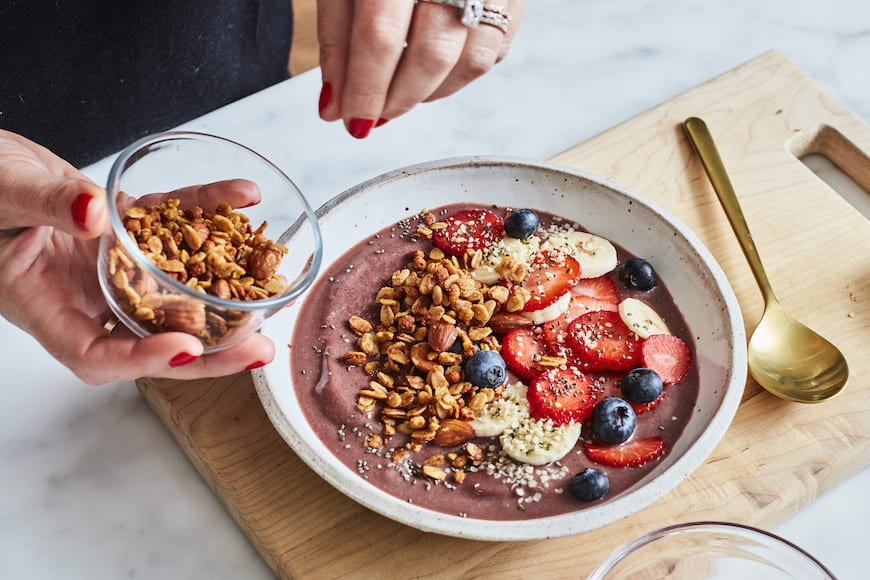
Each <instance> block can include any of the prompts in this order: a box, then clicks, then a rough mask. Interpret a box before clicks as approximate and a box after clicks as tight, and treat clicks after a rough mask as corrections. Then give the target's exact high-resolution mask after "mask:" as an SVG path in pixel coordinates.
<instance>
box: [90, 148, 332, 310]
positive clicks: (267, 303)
mask: <svg viewBox="0 0 870 580" xmlns="http://www.w3.org/2000/svg"><path fill="white" fill-rule="evenodd" d="M171 141H210V142H213V143H218V144H221V145H229V146H230V147H235V148H237V149H240V150H241V151H244V152H245V153H248V154H250V155H253V156H254V157H256V158H257V159H259V160H260V161H262V162H263V163H264V164H266V165H267V166H268V167H269V168H271V170H272V171H274V172H276V173H277V174H278V175H279V176H280V177H281V178H282V179H285V180H286V181H287V182H288V183H289V184H290V185H291V186H292V189H293V192H294V193H295V194H296V195H297V197H298V198H299V200H300V201H301V202H302V205H303V209H304V212H303V214H301V215H300V218H301V217H303V216H304V217H305V218H306V219H307V221H308V223H309V224H311V231H312V234H313V236H314V248H313V252H312V258H311V260H310V261H309V263H308V265H307V268H305V269H303V270H302V271H303V272H304V275H302V276H301V278H300V277H298V276H297V278H296V280H297V282H296V284H294V285H293V287H292V288H290V289H289V290H288V291H286V292H284V293H283V294H280V295H278V296H273V297H271V298H265V299H262V300H227V299H224V298H219V297H217V296H214V295H212V294H207V293H205V292H200V291H198V290H195V289H193V288H191V287H190V286H187V285H186V284H182V283H181V282H179V281H178V280H176V279H175V278H173V277H171V276H169V275H168V274H167V273H166V272H164V271H163V270H161V269H160V268H158V267H157V265H156V264H154V262H152V261H151V260H150V259H149V258H148V256H146V255H145V253H144V252H142V250H141V249H139V246H138V245H136V244H134V243H133V241H132V240H131V239H130V236H129V234H128V233H127V228H126V227H124V223H123V221H122V219H121V216H120V212H119V207H118V204H117V198H118V196H119V195H120V193H121V188H120V184H121V174H122V173H123V172H124V170H125V169H126V168H127V167H128V163H129V162H130V160H131V159H135V158H136V157H137V156H138V155H139V154H141V153H143V150H144V149H145V148H147V147H150V146H153V145H156V144H158V143H164V142H171ZM106 203H107V207H108V210H109V221H110V223H111V226H112V233H113V234H114V236H115V238H116V239H118V240H119V241H120V243H121V246H122V247H123V248H124V250H125V251H127V253H128V254H130V255H131V256H132V257H133V258H134V259H135V260H136V262H137V263H138V265H139V266H140V267H142V268H144V269H145V270H146V271H147V272H148V273H149V274H151V275H152V276H154V277H155V278H156V279H157V280H158V281H159V282H160V283H163V284H166V285H168V286H169V287H170V288H172V289H173V290H175V291H177V292H179V293H181V294H184V295H187V296H189V297H191V298H195V299H197V300H201V301H203V302H205V303H206V304H207V305H209V306H213V307H216V308H222V309H228V310H243V311H251V312H254V311H260V310H272V309H280V308H283V307H284V306H286V305H287V304H289V303H290V302H291V301H293V300H294V299H295V298H297V297H299V295H301V294H302V293H303V292H304V291H305V290H307V289H308V288H309V287H310V286H311V284H313V282H314V279H315V278H316V277H317V274H318V273H319V271H320V262H321V260H322V258H323V240H322V237H321V232H320V224H319V223H318V221H317V214H316V213H315V211H314V209H313V208H312V207H311V204H310V203H309V202H308V199H307V198H306V197H305V195H304V194H303V193H302V191H301V190H300V189H299V187H298V186H297V185H296V184H295V183H294V182H293V180H292V179H290V177H289V176H288V175H287V174H286V173H284V172H283V171H282V170H281V169H280V168H279V167H278V166H277V165H275V164H274V163H272V162H271V161H270V160H269V159H267V158H266V157H264V156H263V155H261V154H259V153H257V152H256V151H254V150H253V149H251V148H250V147H247V146H245V145H242V144H241V143H238V142H236V141H233V140H232V139H227V138H226V137H219V136H217V135H211V134H209V133H200V132H197V131H162V132H159V133H154V134H152V135H148V136H145V137H142V138H141V139H138V140H136V141H134V142H133V143H131V144H130V145H128V146H127V147H125V148H124V149H122V150H121V152H120V153H119V154H118V156H117V157H116V158H115V161H114V162H113V163H112V167H111V169H110V170H109V176H108V178H107V180H106ZM298 223H299V220H298V219H297V220H296V222H295V224H294V225H291V226H290V228H288V229H287V230H285V231H284V232H282V233H281V235H280V236H278V237H277V238H275V239H276V240H280V239H283V238H284V236H285V235H286V234H287V232H289V231H290V230H291V229H293V228H294V227H297V226H296V224H298Z"/></svg>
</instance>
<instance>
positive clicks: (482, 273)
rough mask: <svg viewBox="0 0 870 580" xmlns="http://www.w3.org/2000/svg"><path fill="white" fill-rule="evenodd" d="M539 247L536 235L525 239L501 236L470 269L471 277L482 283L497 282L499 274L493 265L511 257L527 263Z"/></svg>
mask: <svg viewBox="0 0 870 580" xmlns="http://www.w3.org/2000/svg"><path fill="white" fill-rule="evenodd" d="M540 247H541V239H540V238H538V237H537V236H531V237H530V238H527V239H525V240H519V239H516V238H510V237H506V238H503V239H502V240H500V241H499V242H498V243H497V244H495V245H494V246H493V247H492V248H491V249H490V250H489V251H488V252H487V253H486V255H485V256H484V257H483V261H482V262H481V264H480V266H478V267H477V268H475V269H474V270H472V271H471V277H472V278H474V279H475V280H477V281H479V282H482V283H483V284H489V285H493V284H497V283H498V282H499V280H501V276H499V275H498V273H497V272H496V271H495V267H496V266H498V265H499V263H500V262H501V261H502V259H503V258H513V259H514V260H516V261H517V262H519V263H520V264H528V263H529V262H530V261H531V259H532V256H534V255H535V254H537V253H538V250H539V249H540Z"/></svg>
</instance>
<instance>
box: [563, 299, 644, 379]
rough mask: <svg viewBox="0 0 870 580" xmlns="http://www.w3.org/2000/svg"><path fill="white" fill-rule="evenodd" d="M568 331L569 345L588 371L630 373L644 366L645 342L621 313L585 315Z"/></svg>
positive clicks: (605, 312) (571, 325) (605, 311)
mask: <svg viewBox="0 0 870 580" xmlns="http://www.w3.org/2000/svg"><path fill="white" fill-rule="evenodd" d="M566 332H567V337H566V343H567V345H568V346H569V347H570V349H571V351H572V352H573V353H574V355H575V357H576V361H577V362H578V363H579V365H580V368H582V369H583V370H584V371H626V370H630V369H633V368H634V367H636V366H637V365H638V364H639V363H640V350H641V344H642V341H641V339H640V338H639V337H638V336H637V335H636V334H635V333H633V332H632V331H631V330H629V329H628V327H627V326H626V325H625V323H624V322H623V321H622V318H620V316H619V313H618V312H611V311H608V310H599V311H596V312H589V313H587V314H583V315H581V316H579V317H578V318H577V319H576V320H574V322H572V323H571V324H569V325H568V329H567V331H566Z"/></svg>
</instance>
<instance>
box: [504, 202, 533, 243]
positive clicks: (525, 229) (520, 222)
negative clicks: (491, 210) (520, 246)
mask: <svg viewBox="0 0 870 580" xmlns="http://www.w3.org/2000/svg"><path fill="white" fill-rule="evenodd" d="M539 224H540V220H539V219H538V214H536V213H535V212H533V211H532V210H530V209H518V210H515V211H513V212H511V214H510V215H509V216H507V217H506V218H505V220H504V233H506V234H507V235H509V236H510V237H512V238H517V239H518V240H525V239H526V238H528V237H529V236H531V235H532V234H534V233H535V232H536V231H538V225H539Z"/></svg>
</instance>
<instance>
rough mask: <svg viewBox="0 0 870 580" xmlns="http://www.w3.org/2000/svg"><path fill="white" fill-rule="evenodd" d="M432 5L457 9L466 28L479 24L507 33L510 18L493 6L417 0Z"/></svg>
mask: <svg viewBox="0 0 870 580" xmlns="http://www.w3.org/2000/svg"><path fill="white" fill-rule="evenodd" d="M419 1H420V2H431V3H432V4H443V5H445V6H452V7H454V8H458V9H459V11H460V21H461V22H462V24H463V25H465V26H467V27H468V28H477V27H478V26H479V25H480V24H489V25H490V26H495V27H496V28H498V29H499V30H501V31H502V32H507V31H508V26H510V22H511V16H510V14H509V13H508V11H507V10H505V9H504V8H503V7H501V6H497V5H494V4H484V3H483V0H419Z"/></svg>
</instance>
